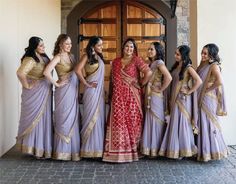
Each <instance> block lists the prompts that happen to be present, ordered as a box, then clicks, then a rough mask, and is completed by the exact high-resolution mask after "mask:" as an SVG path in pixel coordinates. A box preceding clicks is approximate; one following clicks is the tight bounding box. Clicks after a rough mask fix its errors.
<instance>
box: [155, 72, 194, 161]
mask: <svg viewBox="0 0 236 184" xmlns="http://www.w3.org/2000/svg"><path fill="white" fill-rule="evenodd" d="M172 78H173V82H172V84H171V91H172V96H171V103H170V108H171V109H170V121H169V123H168V124H167V128H166V131H165V135H164V138H163V141H162V144H161V148H160V151H159V155H160V156H165V157H168V158H174V159H177V158H180V157H191V156H193V155H195V154H197V147H196V145H195V142H194V134H193V129H195V128H196V121H197V104H196V102H197V95H196V93H193V94H191V95H184V94H183V93H181V92H180V89H181V88H182V87H183V85H185V84H184V81H185V82H187V81H186V72H185V77H184V79H183V80H182V81H179V71H177V69H176V70H175V71H173V74H172Z"/></svg>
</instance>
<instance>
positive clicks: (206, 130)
mask: <svg viewBox="0 0 236 184" xmlns="http://www.w3.org/2000/svg"><path fill="white" fill-rule="evenodd" d="M212 65H213V64H212ZM212 65H205V66H203V67H199V68H198V74H199V76H200V77H201V79H202V81H204V83H203V85H202V86H201V87H200V88H199V89H198V102H199V120H198V126H199V130H200V134H199V136H198V160H200V161H209V160H219V159H221V158H224V157H227V155H228V154H229V152H228V149H227V146H226V144H225V141H224V139H223V135H222V131H221V127H220V124H219V118H218V116H224V115H226V114H227V113H226V106H225V97H224V88H223V85H221V86H220V87H218V88H216V89H214V90H211V91H209V92H206V88H207V86H208V85H212V84H213V83H214V78H213V77H212V76H211V68H212V67H211V66H212Z"/></svg>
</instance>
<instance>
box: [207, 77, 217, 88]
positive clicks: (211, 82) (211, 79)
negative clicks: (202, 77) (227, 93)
mask: <svg viewBox="0 0 236 184" xmlns="http://www.w3.org/2000/svg"><path fill="white" fill-rule="evenodd" d="M215 80H216V78H215V76H210V78H209V81H208V85H207V87H208V88H209V87H211V86H212V85H213V84H214V83H215Z"/></svg>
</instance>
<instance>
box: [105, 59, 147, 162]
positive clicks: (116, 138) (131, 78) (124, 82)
mask: <svg viewBox="0 0 236 184" xmlns="http://www.w3.org/2000/svg"><path fill="white" fill-rule="evenodd" d="M146 67H147V66H146V64H145V63H144V62H142V61H140V60H139V59H138V58H134V59H133V60H132V62H131V63H130V64H128V65H126V66H125V67H124V68H123V69H122V65H121V58H117V59H115V60H114V61H113V62H112V88H113V89H112V91H113V92H112V101H111V107H110V112H109V115H108V120H107V131H106V139H105V151H104V155H103V161H107V162H132V161H137V160H138V147H139V143H140V137H141V131H142V120H143V114H142V105H141V90H140V87H139V84H138V76H139V71H141V70H142V69H145V68H146Z"/></svg>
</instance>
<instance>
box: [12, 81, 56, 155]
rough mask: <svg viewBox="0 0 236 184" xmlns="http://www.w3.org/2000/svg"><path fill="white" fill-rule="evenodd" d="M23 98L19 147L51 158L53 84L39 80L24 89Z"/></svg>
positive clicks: (18, 139) (24, 150)
mask: <svg viewBox="0 0 236 184" xmlns="http://www.w3.org/2000/svg"><path fill="white" fill-rule="evenodd" d="M29 82H30V79H29ZM21 99H22V102H21V115H20V122H19V128H18V136H17V143H16V144H17V147H18V148H19V149H20V150H21V151H22V153H26V154H31V155H34V156H36V157H44V158H51V154H52V116H51V107H52V106H51V105H52V104H51V84H50V83H49V82H48V81H47V80H45V79H43V80H38V81H37V83H36V84H35V86H34V87H33V88H32V89H26V88H23V89H22V95H21Z"/></svg>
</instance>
